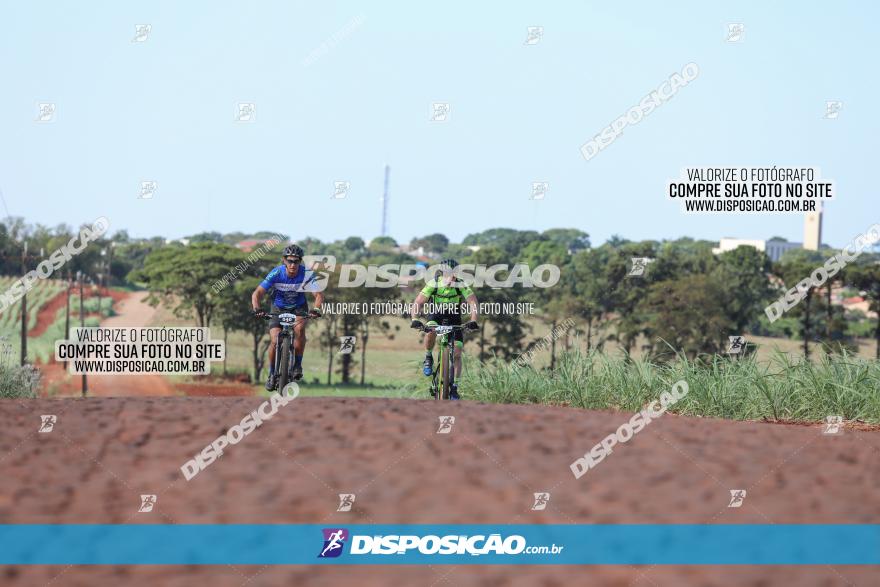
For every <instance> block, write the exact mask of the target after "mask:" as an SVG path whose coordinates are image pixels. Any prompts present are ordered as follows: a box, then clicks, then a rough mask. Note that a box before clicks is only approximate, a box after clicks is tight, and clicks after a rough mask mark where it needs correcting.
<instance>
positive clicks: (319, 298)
mask: <svg viewBox="0 0 880 587" xmlns="http://www.w3.org/2000/svg"><path fill="white" fill-rule="evenodd" d="M312 294H313V295H314V296H315V309H316V310H320V309H321V306H322V305H323V304H324V292H322V291H315V292H312Z"/></svg>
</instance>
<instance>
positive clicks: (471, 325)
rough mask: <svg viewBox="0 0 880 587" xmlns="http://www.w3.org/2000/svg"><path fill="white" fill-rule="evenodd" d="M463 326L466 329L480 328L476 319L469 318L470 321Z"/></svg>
mask: <svg viewBox="0 0 880 587" xmlns="http://www.w3.org/2000/svg"><path fill="white" fill-rule="evenodd" d="M464 327H465V328H467V329H468V330H479V329H480V326H479V325H478V324H477V321H476V320H471V321H470V322H468V323H467V324H465V325H464Z"/></svg>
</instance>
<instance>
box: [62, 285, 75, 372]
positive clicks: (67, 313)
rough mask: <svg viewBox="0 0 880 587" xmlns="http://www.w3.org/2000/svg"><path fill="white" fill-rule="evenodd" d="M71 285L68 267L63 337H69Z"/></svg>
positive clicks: (65, 368)
mask: <svg viewBox="0 0 880 587" xmlns="http://www.w3.org/2000/svg"><path fill="white" fill-rule="evenodd" d="M72 287H73V283H72V281H71V279H70V269H68V270H67V287H66V288H65V291H66V292H67V308H66V309H65V311H64V338H66V339H70V289H71V288H72ZM67 365H68V362H67V361H64V370H65V371H66V370H67Z"/></svg>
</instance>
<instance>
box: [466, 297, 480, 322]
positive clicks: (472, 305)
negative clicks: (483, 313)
mask: <svg viewBox="0 0 880 587" xmlns="http://www.w3.org/2000/svg"><path fill="white" fill-rule="evenodd" d="M465 299H466V300H467V305H468V310H470V312H471V322H476V321H477V294H475V293H472V294H471V295H469V296H468V297H467V298H465Z"/></svg>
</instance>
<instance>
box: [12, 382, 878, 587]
mask: <svg viewBox="0 0 880 587" xmlns="http://www.w3.org/2000/svg"><path fill="white" fill-rule="evenodd" d="M260 401H261V400H260V399H259V398H177V397H165V398H157V397H152V398H89V399H84V400H83V399H55V400H49V399H40V400H32V401H2V402H0V463H2V467H3V473H4V474H3V475H2V476H0V523H6V524H8V523H59V524H70V523H111V524H121V523H137V522H144V523H176V524H184V523H299V524H302V523H311V524H327V525H328V526H333V525H346V524H355V523H390V524H397V523H410V524H418V523H422V524H430V523H484V524H493V523H497V524H510V523H561V524H567V523H605V524H608V523H669V524H672V523H678V524H681V523H791V524H805V523H876V522H877V521H878V520H880V493H878V485H880V452H878V449H880V433H877V432H866V431H853V430H846V431H845V432H844V433H843V434H841V435H838V436H827V435H823V434H821V429H820V428H819V427H818V426H774V425H769V424H761V423H753V422H732V421H723V420H714V419H689V418H682V417H677V416H674V415H666V416H663V417H662V418H660V419H659V420H657V421H655V422H653V423H652V424H651V425H650V426H649V427H647V428H646V429H645V430H644V431H643V432H641V433H640V434H639V435H637V436H636V437H634V438H633V439H632V440H631V441H630V442H628V443H627V444H626V445H622V446H618V447H617V448H615V450H614V453H613V454H611V455H610V456H609V457H608V458H606V459H605V460H604V461H603V462H602V463H601V464H599V465H598V467H597V468H596V469H594V470H592V471H590V472H589V473H587V474H586V475H585V476H584V477H582V478H581V479H574V477H573V476H572V474H571V472H570V470H569V464H570V463H571V462H572V461H573V460H574V459H575V458H576V457H577V456H579V455H581V454H583V453H584V452H586V451H588V450H589V448H590V447H591V446H592V445H593V444H595V443H596V442H597V441H598V440H600V439H601V438H602V437H603V436H605V435H606V434H608V433H609V432H610V431H612V430H614V429H615V428H616V427H617V426H618V425H619V424H620V423H621V422H623V421H625V420H626V419H628V417H629V414H625V413H616V412H590V411H584V410H577V409H569V408H562V407H546V406H508V405H485V404H479V403H474V402H467V401H464V402H456V403H454V404H444V405H438V404H437V403H436V402H432V401H420V400H389V399H373V398H300V399H297V400H296V401H295V402H293V403H292V404H290V405H288V406H286V407H284V408H281V410H280V411H279V413H278V414H276V415H275V417H274V418H273V419H272V420H270V421H268V422H266V423H265V424H264V425H263V426H262V427H261V428H259V429H257V430H256V431H255V432H254V433H253V434H251V435H250V436H248V437H247V438H245V439H244V440H242V441H241V442H240V443H239V444H238V445H235V446H233V447H230V448H229V449H228V450H227V452H226V454H225V455H224V456H223V458H222V459H220V460H218V461H216V462H214V463H213V464H212V465H211V466H209V467H208V468H207V469H206V470H205V471H203V472H201V473H200V474H199V475H198V476H196V477H195V478H194V479H192V480H191V481H189V482H187V481H186V480H184V479H183V476H182V475H181V473H180V470H179V467H180V466H181V465H182V464H183V463H184V462H185V461H186V460H188V459H189V458H191V456H192V455H193V454H194V453H196V452H197V451H199V450H200V449H201V448H202V447H204V446H205V445H206V444H208V443H209V442H210V441H212V440H213V439H214V438H216V437H217V436H219V435H220V434H221V433H223V432H224V431H225V430H226V429H227V428H228V427H229V426H231V425H233V424H235V423H236V422H238V421H239V420H240V419H241V418H242V417H243V416H244V415H245V414H247V413H248V412H249V411H251V410H252V409H254V408H256V406H257V405H258V404H259V403H260ZM41 414H56V415H57V416H58V422H57V423H56V424H55V429H54V430H53V431H52V432H51V433H48V434H38V433H37V428H38V426H39V422H40V418H39V416H40V415H41ZM441 415H444V416H445V415H453V416H455V417H456V421H455V424H454V428H453V430H452V432H451V433H450V434H436V430H437V426H438V417H439V416H441ZM731 489H746V490H747V492H748V493H747V497H746V499H745V502H744V503H743V506H742V507H740V508H728V507H727V505H728V502H729V499H730V494H729V491H730V490H731ZM539 491H549V492H550V494H551V498H550V502H549V505H548V508H547V510H545V511H531V510H530V508H531V505H532V503H533V496H532V494H533V493H535V492H539ZM142 493H149V494H156V495H157V496H158V502H157V504H156V507H155V509H154V511H153V512H151V513H137V508H138V506H139V505H140V497H139V496H140V494H142ZM339 493H355V494H356V496H357V498H356V501H355V504H354V508H353V510H352V511H350V512H336V507H337V505H338V495H337V494H339ZM278 547H279V548H283V547H284V545H278ZM0 577H2V578H3V584H4V585H10V586H20V585H46V584H47V583H51V585H83V586H90V587H93V586H101V585H108V586H110V585H112V586H116V585H150V586H154V585H175V586H176V585H180V586H191V585H199V584H210V585H211V587H225V586H227V585H228V586H242V585H258V586H263V585H266V586H268V585H320V586H326V585H350V584H352V583H353V582H355V583H356V584H357V585H358V587H368V586H374V585H375V586H386V585H425V586H432V585H433V586H439V585H489V586H502V585H523V586H525V585H529V586H531V585H547V586H555V585H558V586H570V585H620V586H627V585H639V586H644V587H651V586H664V587H665V586H681V585H699V586H722V585H755V586H757V585H877V584H878V583H880V569H877V568H872V567H863V566H857V567H856V566H841V567H835V568H832V567H829V566H814V567H746V566H730V567H684V566H663V567H657V566H655V567H627V566H618V567H573V566H568V567H561V566H560V567H554V566H534V567H523V566H519V567H498V566H467V565H465V566H455V567H452V566H432V567H428V566H423V567H417V566H402V567H398V566H393V567H380V566H369V567H351V566H339V567H332V566H320V567H317V566H316V567H306V566H301V567H299V566H275V567H266V566H263V567H258V566H253V567H250V566H249V567H240V566H235V567H233V566H214V567H197V566H143V567H132V566H126V567H64V566H50V567H24V566H9V567H4V568H0Z"/></svg>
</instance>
